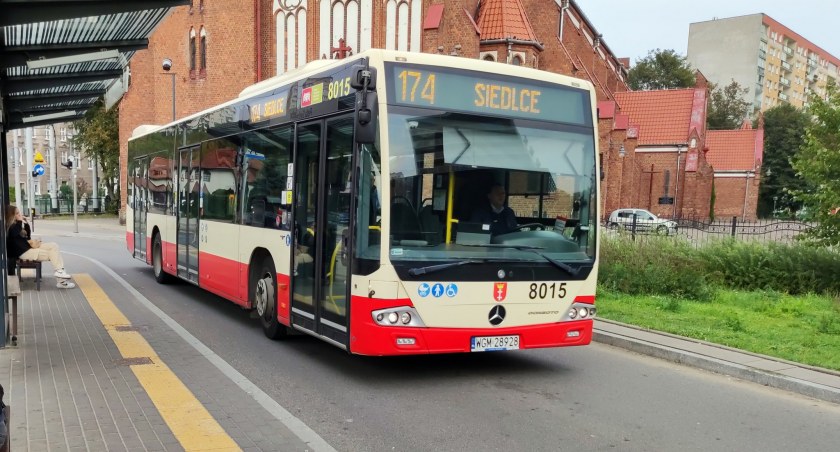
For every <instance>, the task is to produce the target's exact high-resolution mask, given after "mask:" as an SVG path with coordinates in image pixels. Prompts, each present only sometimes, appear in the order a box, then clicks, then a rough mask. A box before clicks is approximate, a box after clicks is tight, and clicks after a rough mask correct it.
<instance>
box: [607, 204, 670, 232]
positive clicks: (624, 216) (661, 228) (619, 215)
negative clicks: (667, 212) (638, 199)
mask: <svg viewBox="0 0 840 452" xmlns="http://www.w3.org/2000/svg"><path fill="white" fill-rule="evenodd" d="M634 215H635V216H636V232H654V233H657V234H664V235H669V234H675V233H676V232H677V222H676V221H672V220H668V219H665V218H659V217H657V216H656V215H654V214H652V213H650V212H648V211H647V210H644V209H618V210H615V211H613V213H611V214H610V217H609V218H608V219H607V227H608V228H610V229H621V228H623V229H626V230H628V231H629V230H630V229H632V228H633V216H634Z"/></svg>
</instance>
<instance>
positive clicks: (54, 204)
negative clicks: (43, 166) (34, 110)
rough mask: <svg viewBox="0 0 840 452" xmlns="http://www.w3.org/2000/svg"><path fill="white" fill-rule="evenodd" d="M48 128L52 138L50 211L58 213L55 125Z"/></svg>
mask: <svg viewBox="0 0 840 452" xmlns="http://www.w3.org/2000/svg"><path fill="white" fill-rule="evenodd" d="M47 130H48V132H47V133H49V138H50V156H49V159H50V160H49V162H50V169H49V171H50V182H49V191H50V211H52V212H53V213H57V212H58V193H56V192H57V191H58V190H57V188H58V176H57V172H58V165H56V164H55V162H56V158H55V148H56V141H55V126H54V125H52V124H51V125H50V126H49V129H47Z"/></svg>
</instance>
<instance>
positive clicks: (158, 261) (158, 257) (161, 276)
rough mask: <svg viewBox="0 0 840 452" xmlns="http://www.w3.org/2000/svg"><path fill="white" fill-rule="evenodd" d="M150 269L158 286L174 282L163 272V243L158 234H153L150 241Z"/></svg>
mask: <svg viewBox="0 0 840 452" xmlns="http://www.w3.org/2000/svg"><path fill="white" fill-rule="evenodd" d="M152 268H153V269H154V272H155V281H157V282H158V284H169V283H171V282H172V281H174V280H175V278H174V277H173V276H172V275H170V274H169V273H166V272H165V271H163V243H162V241H161V240H160V234H155V238H154V240H152Z"/></svg>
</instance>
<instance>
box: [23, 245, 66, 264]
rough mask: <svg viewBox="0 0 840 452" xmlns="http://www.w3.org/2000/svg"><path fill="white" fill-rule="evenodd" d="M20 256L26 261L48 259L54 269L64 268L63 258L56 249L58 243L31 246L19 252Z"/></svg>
mask: <svg viewBox="0 0 840 452" xmlns="http://www.w3.org/2000/svg"><path fill="white" fill-rule="evenodd" d="M20 258H21V259H23V260H27V261H50V263H51V264H52V266H53V268H55V270H56V271H59V270H64V260H63V259H62V258H61V253H60V252H59V251H58V244H56V243H53V242H47V243H42V244H41V246H39V247H38V248H31V249H29V250H28V251H27V252H25V253H23V254H21V255H20Z"/></svg>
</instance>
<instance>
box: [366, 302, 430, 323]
mask: <svg viewBox="0 0 840 452" xmlns="http://www.w3.org/2000/svg"><path fill="white" fill-rule="evenodd" d="M371 316H372V317H373V321H374V322H376V324H377V325H381V326H412V327H418V326H426V325H425V324H424V323H423V320H421V319H420V315H419V314H418V313H417V310H416V309H414V308H412V307H409V306H403V307H399V308H388V309H380V310H377V311H373V312H371Z"/></svg>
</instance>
